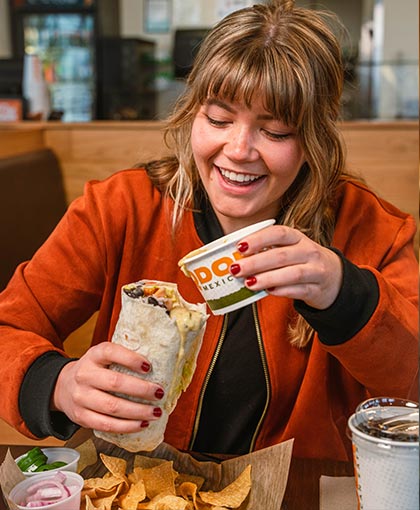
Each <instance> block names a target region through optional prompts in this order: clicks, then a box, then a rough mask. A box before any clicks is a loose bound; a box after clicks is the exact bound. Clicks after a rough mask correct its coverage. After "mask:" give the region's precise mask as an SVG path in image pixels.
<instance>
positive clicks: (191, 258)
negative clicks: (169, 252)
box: [178, 219, 275, 315]
mask: <svg viewBox="0 0 420 510" xmlns="http://www.w3.org/2000/svg"><path fill="white" fill-rule="evenodd" d="M274 223H275V220H273V219H271V220H266V221H261V222H259V223H255V224H254V225H250V226H248V227H245V228H242V229H240V230H237V231H236V232H232V233H231V234H228V235H227V236H224V237H221V238H220V239H216V241H213V242H211V243H209V244H206V245H205V246H203V247H202V248H200V249H198V250H194V251H192V252H191V253H188V254H187V255H185V257H183V258H182V259H181V260H180V261H179V262H178V265H179V266H180V267H181V269H182V270H183V271H184V273H185V274H186V275H187V276H189V277H191V278H192V279H193V280H194V282H195V284H196V285H197V287H198V289H199V291H200V292H201V294H202V296H203V297H204V299H205V300H206V302H207V304H208V306H209V308H210V310H211V311H212V313H213V314H214V315H222V314H225V313H228V312H232V311H233V310H237V309H238V308H242V307H244V306H246V305H249V304H250V303H254V302H255V301H258V300H259V299H261V298H263V297H265V296H267V292H266V291H265V290H261V291H258V292H254V291H252V290H250V289H248V288H247V287H246V286H245V284H244V279H243V278H236V277H234V276H232V275H231V274H230V272H229V267H230V265H231V264H233V263H234V262H236V261H238V260H239V259H241V258H242V255H241V254H240V253H239V252H238V251H237V249H236V244H237V243H238V241H240V240H241V239H243V238H244V237H246V236H247V235H249V234H252V233H253V232H257V231H258V230H262V229H263V228H266V227H269V226H270V225H273V224H274Z"/></svg>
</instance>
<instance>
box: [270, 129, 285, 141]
mask: <svg viewBox="0 0 420 510" xmlns="http://www.w3.org/2000/svg"><path fill="white" fill-rule="evenodd" d="M264 132H265V134H266V135H267V136H268V137H269V138H271V139H272V140H286V139H287V138H289V136H290V133H273V132H272V131H267V130H266V129H265V130H264Z"/></svg>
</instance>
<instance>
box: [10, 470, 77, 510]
mask: <svg viewBox="0 0 420 510" xmlns="http://www.w3.org/2000/svg"><path fill="white" fill-rule="evenodd" d="M61 472H62V473H64V474H65V476H66V480H65V482H64V484H65V485H66V487H69V488H71V489H72V493H71V495H70V496H68V497H67V498H65V499H62V500H61V501H57V502H56V503H51V504H50V505H45V506H33V507H31V508H30V510H39V509H42V510H46V509H48V510H79V509H80V494H81V491H82V488H83V484H84V480H83V478H82V477H81V476H80V475H78V474H77V473H74V472H73V471H61ZM53 477H54V474H52V473H50V472H45V473H42V474H39V475H38V476H32V477H30V478H25V480H23V481H22V482H19V483H18V484H17V485H15V486H14V487H13V489H12V490H11V491H10V494H9V500H10V501H12V502H13V503H14V504H15V505H16V506H17V508H18V509H19V510H28V507H27V506H25V505H24V502H25V499H26V497H27V493H28V489H29V488H30V487H31V485H34V484H37V483H39V482H40V481H43V480H46V479H49V478H53Z"/></svg>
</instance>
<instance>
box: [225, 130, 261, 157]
mask: <svg viewBox="0 0 420 510" xmlns="http://www.w3.org/2000/svg"><path fill="white" fill-rule="evenodd" d="M224 153H225V154H226V156H227V157H228V158H229V159H232V160H236V161H245V160H246V161H250V160H253V159H256V158H258V150H257V148H256V144H255V140H254V137H253V134H252V133H251V132H250V131H249V130H248V129H236V130H233V132H230V133H229V138H228V140H227V141H226V144H225V146H224Z"/></svg>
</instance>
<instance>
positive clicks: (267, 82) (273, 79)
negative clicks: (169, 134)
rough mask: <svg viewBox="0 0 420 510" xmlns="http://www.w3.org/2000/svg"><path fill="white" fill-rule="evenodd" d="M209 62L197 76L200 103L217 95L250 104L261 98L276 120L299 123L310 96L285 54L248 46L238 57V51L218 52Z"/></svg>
mask: <svg viewBox="0 0 420 510" xmlns="http://www.w3.org/2000/svg"><path fill="white" fill-rule="evenodd" d="M273 52H274V53H275V54H274V55H273ZM206 64H207V65H205V66H203V67H202V69H201V72H200V76H199V77H198V76H197V77H196V78H195V79H197V78H198V79H199V80H200V83H201V86H200V88H199V89H198V90H197V97H196V98H195V100H196V101H197V102H198V103H199V104H204V103H205V102H206V100H208V99H209V98H217V99H225V100H228V101H231V102H243V103H245V104H246V105H247V106H248V107H250V106H251V105H252V102H253V101H254V100H255V98H256V97H258V98H262V101H263V105H264V108H265V109H266V110H267V111H268V112H270V113H271V114H272V115H273V116H274V117H275V118H276V119H279V120H282V121H283V122H285V123H286V124H287V125H290V126H294V127H298V126H299V124H300V122H301V119H302V115H303V111H304V110H305V108H306V105H305V104H304V98H305V97H307V96H306V95H305V94H304V93H303V90H302V87H301V80H300V79H299V78H298V77H297V76H296V75H297V71H296V70H295V69H294V68H293V66H292V65H291V63H290V59H289V58H288V57H287V56H286V55H284V54H283V53H280V52H279V51H278V50H276V49H273V48H271V47H255V48H253V51H249V48H247V50H246V51H244V52H243V54H242V55H240V56H239V58H238V55H237V54H233V55H229V54H223V53H221V54H220V53H219V54H218V58H217V59H208V61H207V63H206Z"/></svg>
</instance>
